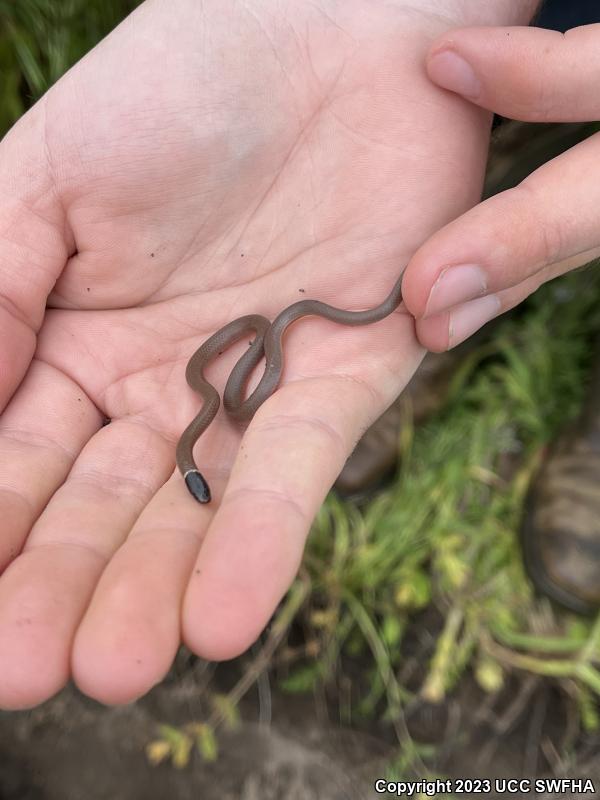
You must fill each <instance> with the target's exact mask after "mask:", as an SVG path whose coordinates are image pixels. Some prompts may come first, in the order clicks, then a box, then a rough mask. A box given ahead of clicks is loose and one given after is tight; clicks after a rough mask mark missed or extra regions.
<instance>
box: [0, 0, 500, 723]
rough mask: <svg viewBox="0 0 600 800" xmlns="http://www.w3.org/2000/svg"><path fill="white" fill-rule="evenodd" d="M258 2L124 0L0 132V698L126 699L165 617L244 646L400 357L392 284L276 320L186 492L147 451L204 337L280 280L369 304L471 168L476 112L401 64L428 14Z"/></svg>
mask: <svg viewBox="0 0 600 800" xmlns="http://www.w3.org/2000/svg"><path fill="white" fill-rule="evenodd" d="M283 5H285V4H280V3H272V4H269V3H264V2H260V3H255V4H252V3H247V4H244V5H242V4H237V3H234V4H231V5H229V4H224V3H222V2H219V1H218V0H207V1H206V2H203V3H197V2H193V0H179V1H178V2H177V3H176V4H173V3H171V4H167V3H163V2H160V1H159V0H148V2H146V3H145V4H144V5H143V6H142V7H141V8H140V9H139V10H138V11H137V12H136V13H134V14H133V15H132V16H131V17H129V18H128V19H127V20H126V21H125V22H124V23H123V24H122V25H121V26H120V27H119V28H118V29H117V30H116V31H114V32H113V34H111V35H110V36H109V37H108V38H107V39H106V40H105V41H104V42H103V43H102V44H101V45H100V46H99V47H97V48H96V49H95V50H94V51H92V53H91V54H90V55H89V56H87V57H86V58H85V59H84V60H83V61H82V62H81V63H79V64H78V65H77V66H76V67H75V68H74V69H73V70H72V71H71V72H70V73H68V74H67V75H66V76H65V77H64V78H63V79H62V80H61V81H60V82H59V83H58V84H57V85H56V86H55V87H54V88H53V89H52V90H51V91H50V92H49V93H48V94H47V95H46V96H45V97H44V98H43V99H42V100H41V101H40V102H39V103H38V104H37V105H36V106H35V107H34V108H33V109H32V111H31V112H29V113H28V114H27V115H26V116H25V117H24V118H23V119H22V120H21V121H20V123H19V124H18V125H17V126H16V127H15V128H14V129H13V130H12V131H11V132H10V134H9V135H8V136H7V137H6V138H5V140H4V141H3V142H2V145H1V147H0V178H1V181H0V185H1V187H2V188H1V189H0V192H1V196H0V236H1V239H0V393H1V396H0V402H1V403H2V404H3V405H5V410H4V412H3V414H2V417H1V418H0V453H1V454H2V458H1V460H0V513H1V518H2V523H1V525H2V536H1V537H0V571H1V570H2V569H4V572H3V574H2V576H1V577H0V662H1V670H0V672H1V676H0V705H1V706H5V707H9V708H10V707H12V708H17V707H24V706H28V705H33V704H35V703H38V702H41V701H42V700H44V699H45V698H47V697H49V696H50V695H51V694H53V693H54V692H56V691H57V690H58V689H59V688H60V687H61V686H62V685H63V684H64V683H65V681H66V680H67V679H68V678H69V676H70V675H71V674H72V675H73V676H74V678H75V680H76V681H77V683H78V685H79V686H80V687H81V688H82V690H83V691H85V692H86V693H88V694H90V695H92V696H94V697H97V698H99V699H101V700H104V701H106V702H120V701H128V700H131V699H132V698H134V697H135V696H138V695H140V694H142V693H143V692H145V691H147V689H148V688H149V687H150V686H152V685H153V684H154V683H155V682H156V681H158V680H160V678H161V677H162V675H164V673H165V672H166V670H167V669H168V668H169V666H170V664H171V662H172V659H173V656H174V654H175V651H176V649H177V647H178V645H179V643H180V641H181V639H182V638H183V640H184V641H185V642H186V643H187V644H188V645H189V646H190V647H191V648H192V649H193V650H194V651H195V652H197V653H199V654H201V655H203V656H205V657H208V658H228V657H231V656H233V655H236V654H237V653H239V652H240V651H242V650H243V649H245V647H247V646H248V645H249V644H250V643H251V642H252V641H253V640H254V639H255V638H256V636H257V635H258V634H259V632H260V630H261V628H262V627H263V626H264V624H265V623H266V622H267V620H268V618H269V616H270V614H271V613H272V611H273V609H274V607H275V606H276V604H277V602H278V601H279V599H280V598H281V596H282V595H283V593H284V592H285V591H286V589H287V588H288V586H289V584H290V582H291V581H292V579H293V577H294V575H295V572H296V570H297V568H298V564H299V561H300V558H301V555H302V549H303V544H304V539H305V536H306V533H307V531H308V529H309V526H310V523H311V520H312V518H313V516H314V514H315V513H316V511H317V509H318V507H319V505H320V503H321V502H322V500H323V498H324V496H325V494H326V492H327V490H328V489H329V487H330V486H331V484H332V483H333V481H334V480H335V478H336V476H337V474H338V473H339V471H340V469H341V468H342V466H343V464H344V461H345V459H346V457H347V456H348V454H349V452H350V451H351V449H352V447H353V445H354V443H355V442H356V440H357V438H358V437H359V435H360V432H361V431H362V430H364V428H365V427H366V426H367V425H368V424H370V422H371V421H372V420H373V419H374V418H376V417H377V416H378V415H379V414H380V413H381V412H382V411H383V410H384V409H385V407H386V406H387V405H389V404H390V403H391V402H392V401H393V399H394V398H395V397H396V396H397V394H398V393H399V391H400V390H401V389H402V387H403V386H404V384H405V383H406V382H407V380H408V379H409V377H410V376H411V374H412V372H413V371H414V369H415V368H416V366H417V364H418V363H419V360H420V358H421V355H422V351H421V348H420V347H419V346H418V344H417V342H416V339H415V336H414V327H413V322H412V318H410V317H409V316H408V315H407V314H406V312H405V311H404V310H403V309H402V307H401V308H400V309H399V311H398V312H397V313H395V314H393V315H391V317H389V318H387V319H386V320H384V321H382V322H380V323H378V324H376V325H373V326H368V327H365V328H346V327H341V326H336V325H335V324H333V323H330V322H326V321H324V320H321V319H316V318H313V319H306V320H302V321H300V322H298V323H296V324H295V325H294V326H293V328H291V329H290V331H289V333H288V334H287V335H286V342H285V352H286V367H285V371H284V376H283V383H284V385H283V386H282V388H281V389H280V390H279V391H278V392H277V393H276V394H275V395H274V396H273V397H272V398H271V399H270V400H269V401H268V402H267V403H265V404H264V405H263V406H262V407H261V409H260V410H259V411H258V413H257V414H256V416H255V417H254V419H253V420H252V422H251V423H250V425H249V426H248V428H247V430H246V431H244V432H243V431H242V430H241V429H240V428H239V427H238V426H236V425H234V424H232V423H230V422H228V421H227V420H226V419H225V418H223V417H222V416H221V415H220V416H219V417H218V418H217V420H216V421H215V423H214V424H213V426H211V429H210V430H209V432H208V433H207V434H206V435H205V436H204V437H203V439H202V441H201V443H200V444H199V445H198V447H197V448H196V458H197V461H198V464H199V466H200V468H201V469H202V472H203V473H204V474H205V475H206V477H207V478H208V480H209V482H210V484H211V488H212V490H213V497H214V500H213V502H212V503H211V504H210V505H209V506H205V507H201V506H199V505H198V504H196V503H195V502H194V501H193V500H192V499H191V498H190V496H189V495H188V493H187V491H186V488H185V485H184V484H183V481H182V480H181V477H180V476H179V474H178V473H174V471H173V467H174V449H175V444H176V441H177V439H178V437H179V435H180V434H181V432H182V430H183V429H184V427H185V426H186V424H187V423H188V422H189V421H190V419H191V418H192V417H193V416H194V414H195V413H196V412H197V410H198V407H199V399H198V398H197V397H196V396H195V395H194V394H193V393H192V392H191V390H189V389H188V387H187V386H186V384H185V381H184V371H185V365H186V363H187V360H188V359H189V357H190V355H191V354H192V353H193V352H194V350H195V349H196V348H197V347H198V346H199V345H200V344H201V343H202V341H203V340H204V339H205V338H206V337H208V336H209V335H210V334H211V333H213V332H214V331H215V330H216V329H217V328H219V327H221V326H222V325H223V324H225V323H227V322H229V321H230V320H231V319H234V318H235V317H238V316H240V315H242V314H247V313H255V312H256V313H261V314H264V315H266V316H268V317H271V318H272V317H273V316H275V315H276V314H277V313H278V312H279V311H280V310H281V309H282V308H284V307H285V306H287V305H289V304H290V303H292V302H294V301H295V300H298V299H304V298H309V297H314V298H318V299H320V300H323V301H325V302H329V303H331V304H333V305H336V306H339V307H343V308H349V309H357V310H358V309H363V308H367V307H370V306H373V305H375V304H377V303H378V302H380V300H382V299H383V297H384V296H385V295H387V293H388V292H389V290H390V288H391V286H392V284H393V282H394V280H395V279H396V277H397V275H398V274H399V272H400V271H401V269H402V268H403V266H404V264H405V263H406V261H407V260H408V257H409V255H410V254H411V252H412V251H413V250H414V249H415V248H416V247H417V246H418V245H419V244H420V243H421V242H422V241H423V240H424V239H425V238H426V237H427V236H428V235H429V234H430V233H431V232H432V231H433V230H435V229H436V228H438V227H439V226H440V225H442V224H444V223H445V222H447V221H448V220H449V219H450V218H452V217H454V216H456V215H457V214H458V213H460V212H462V211H463V210H464V209H465V208H466V207H467V206H468V205H470V204H471V203H473V202H474V201H475V200H476V198H477V194H478V191H479V186H480V179H481V171H482V166H483V161H484V153H485V138H486V137H485V124H486V123H485V116H484V115H483V114H482V112H480V111H479V110H477V109H474V108H471V107H469V106H468V105H467V104H465V103H463V102H462V101H461V100H458V99H457V98H455V97H453V96H451V95H446V94H445V93H443V92H441V91H440V90H438V89H436V88H435V87H433V86H431V85H429V84H428V82H427V80H426V78H425V75H424V71H423V68H422V66H421V61H422V58H423V53H424V52H425V50H426V48H427V45H428V43H429V42H430V41H431V40H432V38H433V37H434V36H435V35H437V34H439V33H440V32H441V31H442V30H444V29H446V28H447V27H449V23H448V21H444V20H442V19H438V18H436V17H434V16H429V17H428V16H425V15H423V14H421V13H417V12H415V11H411V10H410V9H408V8H405V7H404V4H403V3H400V2H399V3H398V4H397V5H396V6H394V5H393V4H389V3H386V4H384V3H382V4H381V5H380V4H378V3H372V2H367V0H352V2H347V3H345V4H337V3H335V4H334V3H329V2H326V1H325V0H323V1H322V2H318V3H315V4H310V3H306V4H296V6H297V7H296V8H295V9H294V11H293V12H291V11H288V13H287V15H285V14H284V12H283V11H282V6H283ZM332 9H334V10H332ZM290 14H293V16H290ZM457 22H458V21H457ZM244 347H245V344H244V343H240V344H239V346H238V347H234V348H232V350H231V353H228V354H225V355H224V356H223V357H222V360H219V361H218V362H217V363H215V365H214V368H211V372H210V373H209V374H210V377H211V378H214V380H215V382H216V383H217V384H218V383H219V382H222V380H223V378H224V376H225V375H226V374H227V372H228V368H230V367H231V365H232V363H233V361H234V360H235V358H236V355H239V354H240V353H241V352H242V351H243V349H244ZM221 385H222V384H221ZM106 418H108V419H110V424H108V425H104V422H105V420H106Z"/></svg>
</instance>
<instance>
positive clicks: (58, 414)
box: [0, 360, 102, 575]
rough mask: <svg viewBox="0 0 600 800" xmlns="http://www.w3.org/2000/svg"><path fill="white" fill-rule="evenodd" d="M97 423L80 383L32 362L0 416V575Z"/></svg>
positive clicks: (96, 414)
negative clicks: (0, 526)
mask: <svg viewBox="0 0 600 800" xmlns="http://www.w3.org/2000/svg"><path fill="white" fill-rule="evenodd" d="M101 425H102V415H101V414H100V412H99V411H98V409H97V408H96V406H95V405H94V404H93V403H92V402H91V401H90V399H89V398H88V397H87V396H86V395H85V393H84V392H83V390H82V389H81V388H80V387H79V386H77V385H76V384H75V383H74V382H73V381H72V380H71V379H70V378H69V377H67V376H66V375H64V374H63V373H61V372H59V371H58V370H56V369H55V368H54V367H51V366H49V365H47V364H44V363H43V362H40V361H37V360H34V361H33V363H32V365H31V367H30V369H29V371H28V373H27V376H26V378H25V379H24V381H23V383H22V384H21V386H20V387H19V390H18V392H17V393H16V394H15V395H14V397H13V399H12V401H11V402H10V403H9V405H8V407H7V408H6V409H5V411H4V413H3V414H2V416H0V515H1V517H2V529H1V532H0V575H1V574H2V571H3V569H4V568H5V567H6V565H7V564H8V563H9V562H10V561H11V560H12V559H13V558H15V557H16V556H17V555H18V553H19V552H20V551H21V548H22V546H23V543H24V542H25V539H26V537H27V535H28V533H29V532H30V530H31V528H32V527H33V525H34V523H35V521H36V520H37V518H38V517H39V515H40V514H41V512H42V511H43V509H44V508H45V506H46V505H47V503H48V501H49V500H50V498H51V497H52V495H53V494H54V492H55V491H56V489H57V488H58V487H59V486H60V485H61V484H62V483H63V481H64V480H65V478H66V477H67V475H68V473H69V470H70V469H71V467H72V465H73V462H74V461H75V459H76V457H77V455H78V454H79V452H80V451H81V449H82V448H83V447H84V445H85V443H86V442H87V441H88V439H89V438H90V437H91V436H92V435H93V434H94V433H95V432H96V431H97V430H98V429H99V428H100V426H101Z"/></svg>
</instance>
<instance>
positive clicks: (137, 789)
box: [0, 652, 600, 800]
mask: <svg viewBox="0 0 600 800" xmlns="http://www.w3.org/2000/svg"><path fill="white" fill-rule="evenodd" d="M244 668H245V660H244V659H243V658H242V659H238V660H237V661H236V662H231V663H230V664H226V665H221V666H219V667H218V668H215V667H213V666H211V665H207V664H206V663H205V662H202V661H200V660H199V659H195V658H193V657H191V656H190V655H189V654H186V653H185V652H182V654H181V656H180V658H179V659H178V663H177V665H176V666H175V668H174V669H173V670H172V672H171V673H170V675H169V676H168V677H167V678H166V680H165V681H164V682H163V683H162V684H160V685H159V686H157V687H156V688H155V689H154V690H153V691H152V692H151V693H150V694H149V695H148V696H147V697H145V698H143V699H142V700H140V701H139V702H137V703H134V704H132V705H129V706H124V707H120V708H106V707H104V706H101V705H100V704H98V703H95V702H93V701H91V700H89V699H87V698H85V697H83V696H82V695H80V694H79V693H78V692H77V690H76V689H75V688H74V687H67V688H66V689H65V690H64V691H63V692H61V694H60V695H59V696H57V697H56V698H54V699H53V700H51V701H49V702H47V703H45V704H44V705H42V706H40V707H39V708H37V709H34V710H32V711H28V712H18V713H14V712H13V713H8V712H3V713H0V800H154V799H155V798H156V800H158V799H159V798H160V800H164V798H167V797H168V798H174V800H192V799H193V800H197V798H202V800H217V799H218V800H233V799H234V798H235V800H279V799H280V798H281V800H283V798H285V800H363V798H374V797H377V796H382V795H378V794H377V793H376V792H375V790H374V781H375V779H377V778H382V777H384V776H385V774H386V766H387V765H388V764H389V762H390V760H391V759H392V758H393V757H394V756H398V755H402V754H403V752H406V747H403V746H402V744H400V745H399V744H398V738H397V736H398V731H400V735H402V730H403V729H404V730H406V729H408V730H409V731H410V733H411V734H412V736H413V737H414V738H415V739H417V740H418V741H419V742H420V743H422V744H425V745H426V744H433V745H435V752H436V755H435V757H434V758H431V756H429V757H428V760H427V765H428V767H429V769H430V770H431V772H430V773H429V774H430V775H440V776H444V777H463V778H464V777H487V778H490V779H493V778H495V777H505V778H508V777H517V776H522V777H529V778H533V777H534V776H535V777H537V776H546V775H558V776H560V777H565V776H567V777H574V778H592V779H593V780H595V787H596V791H597V792H600V738H598V737H596V738H590V737H587V738H586V737H582V736H581V735H580V734H579V732H578V731H576V730H574V729H572V720H573V718H574V717H573V715H572V713H571V712H572V709H570V703H569V701H568V699H567V697H566V696H565V695H563V694H559V693H558V692H557V691H556V690H555V689H553V688H552V687H550V686H549V685H548V684H546V683H545V682H543V681H536V680H533V679H524V680H523V681H521V682H517V681H516V680H515V682H514V683H513V684H512V685H510V686H508V687H507V688H506V690H505V691H504V692H503V694H502V695H501V696H500V697H496V698H495V699H494V700H493V701H492V700H491V699H490V698H488V697H486V696H485V695H484V693H483V692H481V690H479V689H477V688H476V687H475V685H474V684H473V683H471V682H470V681H465V682H464V685H463V686H462V687H461V689H460V691H459V692H458V693H457V694H456V695H455V696H452V697H451V698H450V699H449V701H448V702H447V703H446V704H444V705H443V706H436V707H431V706H426V705H423V704H419V703H416V704H414V705H413V707H412V708H410V707H409V708H408V709H407V710H406V717H405V719H404V720H402V721H401V724H400V725H399V724H398V721H396V725H393V724H392V723H391V722H390V723H378V724H373V723H368V722H364V723H361V724H357V725H354V726H353V727H352V728H349V727H347V726H343V725H341V724H340V723H339V712H338V710H337V709H336V707H335V704H334V703H333V702H331V701H329V700H328V699H327V697H326V696H324V695H319V696H315V695H312V694H311V695H309V696H298V695H289V694H284V693H282V692H280V691H278V690H277V687H276V682H274V681H271V700H272V711H271V715H270V716H271V719H270V722H269V723H268V724H265V723H262V724H261V723H259V722H258V711H259V709H258V698H257V694H256V690H255V688H253V689H252V690H251V691H250V692H249V694H248V695H247V696H246V698H245V699H244V701H243V702H242V704H241V709H240V710H241V714H242V722H241V725H240V726H239V728H238V729H236V730H231V731H222V732H220V733H219V746H220V754H219V758H218V759H217V761H216V762H214V763H210V764H207V763H204V762H203V761H202V759H201V758H200V756H199V755H198V754H197V753H194V754H192V757H191V759H190V763H189V764H188V766H187V767H185V768H183V769H176V768H175V767H174V766H173V765H172V764H171V763H162V764H160V765H159V766H152V765H151V764H150V763H149V761H148V759H147V757H146V753H145V747H146V745H147V744H148V743H149V742H150V741H152V740H153V739H156V737H157V726H158V724H160V723H168V724H171V725H183V724H185V723H188V722H191V721H202V720H203V719H206V713H207V703H206V699H207V696H208V693H209V692H213V691H220V692H223V691H227V690H228V688H230V687H231V685H233V682H235V680H236V678H237V677H239V675H240V674H241V673H242V671H243V670H244ZM207 670H209V671H210V673H211V676H210V681H209V683H208V686H207ZM336 715H337V719H336ZM570 726H571V729H570ZM565 753H566V754H569V753H570V754H571V756H570V757H567V756H566V755H565ZM559 754H560V755H559ZM419 768H420V765H419V764H418V762H417V763H415V764H414V765H413V775H412V777H413V778H414V777H418V774H419ZM387 796H389V795H387ZM461 796H462V797H470V796H473V797H477V796H479V797H481V795H474V794H473V795H469V794H463V795H461ZM488 796H490V795H488ZM491 796H494V795H491ZM496 796H505V795H496ZM506 796H509V795H506ZM512 796H514V795H512ZM535 796H536V797H541V796H546V795H535ZM547 796H548V797H552V796H554V795H547ZM556 796H557V797H559V796H560V797H562V798H564V797H566V796H567V795H565V794H562V795H558V794H557V795H556ZM569 796H570V797H573V798H576V797H578V796H579V795H578V794H574V793H571V794H570V795H569ZM581 796H582V797H589V796H591V795H589V794H585V795H584V794H582V795H581Z"/></svg>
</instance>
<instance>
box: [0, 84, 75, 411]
mask: <svg viewBox="0 0 600 800" xmlns="http://www.w3.org/2000/svg"><path fill="white" fill-rule="evenodd" d="M44 102H45V101H44V100H42V101H40V102H39V103H38V104H37V105H36V106H35V107H34V108H33V109H32V110H31V111H30V112H29V113H28V114H26V115H25V116H24V117H23V118H22V119H21V120H20V121H19V122H18V123H17V125H16V126H15V127H14V128H13V129H12V130H11V131H10V132H9V133H8V134H7V135H6V136H5V138H4V139H3V140H2V141H1V142H0V187H1V188H0V410H2V408H4V406H5V405H6V403H7V402H8V400H9V399H10V397H11V396H12V394H13V392H14V391H15V389H16V387H17V386H18V385H19V383H20V381H21V379H22V378H23V376H24V374H25V372H26V370H27V368H28V366H29V363H30V361H31V358H32V356H33V353H34V350H35V346H36V334H37V331H38V330H39V328H40V326H41V323H42V319H43V316H44V309H45V305H46V298H47V297H48V295H49V294H50V291H51V290H52V287H53V286H54V284H55V283H56V280H57V278H58V276H59V274H60V272H61V270H62V269H63V267H64V265H65V263H66V261H67V258H68V256H69V252H72V251H73V250H74V249H75V248H74V243H73V240H72V236H71V234H70V233H69V231H68V228H67V224H66V221H65V214H64V211H63V209H62V206H61V203H60V202H59V200H58V199H57V196H56V192H55V187H54V185H53V180H52V175H51V169H50V166H49V164H48V162H47V150H46V148H45V146H44V141H45V140H44V113H43V107H44Z"/></svg>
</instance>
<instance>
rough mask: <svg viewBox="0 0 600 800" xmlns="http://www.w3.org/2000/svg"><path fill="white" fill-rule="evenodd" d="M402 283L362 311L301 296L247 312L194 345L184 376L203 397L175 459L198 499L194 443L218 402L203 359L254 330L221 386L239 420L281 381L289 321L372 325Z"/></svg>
mask: <svg viewBox="0 0 600 800" xmlns="http://www.w3.org/2000/svg"><path fill="white" fill-rule="evenodd" d="M401 284H402V278H401V277H400V278H398V280H397V281H396V283H395V284H394V287H393V288H392V291H391V292H390V293H389V295H388V296H387V297H386V298H385V300H384V301H383V302H382V303H380V304H379V305H378V306H375V307H374V308H369V309H367V310H365V311H346V310H345V309H341V308H335V307H334V306H330V305H327V303H322V302H320V301H319V300H300V301H299V302H297V303H293V304H292V305H291V306H288V307H287V308H286V309H284V310H283V311H282V312H281V313H280V314H278V316H277V317H276V318H275V319H274V320H273V322H272V323H271V322H270V321H269V320H268V319H267V318H266V317H263V316H261V315H260V314H248V315H247V316H245V317H240V318H239V319H236V320H234V321H233V322H230V323H229V324H228V325H225V326H224V327H223V328H221V329H220V330H218V331H217V332H216V333H214V334H213V335H212V336H211V337H210V338H209V339H207V340H206V341H205V342H204V344H202V345H201V346H200V347H199V348H198V349H197V350H196V352H195V353H194V354H193V356H192V357H191V358H190V360H189V362H188V365H187V367H186V371H185V377H186V380H187V382H188V384H189V385H190V386H191V388H192V389H193V390H194V391H195V392H197V393H198V394H199V395H200V397H202V399H203V401H204V402H203V404H202V408H201V409H200V412H199V413H198V415H197V416H196V417H194V419H193V420H192V421H191V422H190V424H189V425H188V426H187V428H186V429H185V431H184V432H183V434H182V435H181V438H180V439H179V442H178V444H177V450H176V461H177V466H178V468H179V470H180V472H181V474H182V475H183V478H184V480H185V482H186V485H187V487H188V489H189V491H190V493H191V494H192V496H193V497H194V498H195V499H196V500H197V501H198V502H199V503H208V502H210V499H211V494H210V488H209V486H208V483H207V482H206V479H205V478H204V476H203V475H202V473H201V472H200V470H199V469H198V467H197V465H196V462H195V461H194V456H193V449H194V445H195V444H196V442H197V441H198V439H199V437H200V436H201V435H202V434H203V433H204V431H205V430H206V428H207V427H208V426H209V425H210V423H211V422H212V421H213V419H214V418H215V415H216V413H217V411H218V410H219V403H220V401H219V394H218V392H217V390H216V389H215V387H214V386H213V385H212V384H210V383H208V381H207V380H206V379H205V377H204V367H205V366H206V364H207V363H208V362H209V361H210V360H211V359H213V358H215V356H217V355H220V354H221V353H222V352H223V350H225V349H226V348H228V347H229V346H230V345H232V344H233V343H234V342H237V341H239V340H240V339H241V338H242V337H244V336H246V334H247V333H249V332H250V331H254V332H255V334H256V336H255V338H254V339H253V341H252V343H251V344H250V347H249V348H248V350H246V352H245V353H244V354H243V355H242V356H241V358H240V359H239V360H238V361H237V363H236V365H235V366H234V368H233V369H232V371H231V374H230V375H229V378H228V379H227V384H226V386H225V391H224V392H223V405H224V407H225V411H226V412H227V413H228V414H229V416H230V417H232V418H233V419H237V420H249V419H251V417H252V416H253V415H254V413H255V412H256V410H257V409H258V408H259V407H260V406H261V405H262V404H263V403H264V402H265V400H266V399H267V398H268V397H270V396H271V395H272V394H273V392H274V391H275V390H276V389H277V387H278V385H279V381H280V379H281V372H282V369H283V352H282V346H281V340H282V337H283V334H284V332H285V330H286V328H287V327H288V325H291V324H292V322H295V321H296V320H297V319H299V318H300V317H305V316H317V317H323V318H324V319H328V320H331V321H332V322H338V323H339V324H341V325H370V324H371V323H373V322H379V321H380V320H382V319H383V318H384V317H387V316H388V315H389V314H391V313H392V311H394V310H395V309H396V308H397V307H398V306H399V305H400V303H401V301H402V291H401ZM263 355H264V357H265V371H264V373H263V375H262V378H261V379H260V382H259V384H258V386H257V387H256V388H255V389H254V391H253V392H252V394H251V395H250V396H249V397H247V398H246V399H244V392H245V387H246V383H247V381H248V378H249V377H250V375H251V373H252V370H253V369H254V367H255V366H256V365H257V364H258V362H259V361H260V360H261V358H262V357H263Z"/></svg>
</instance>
